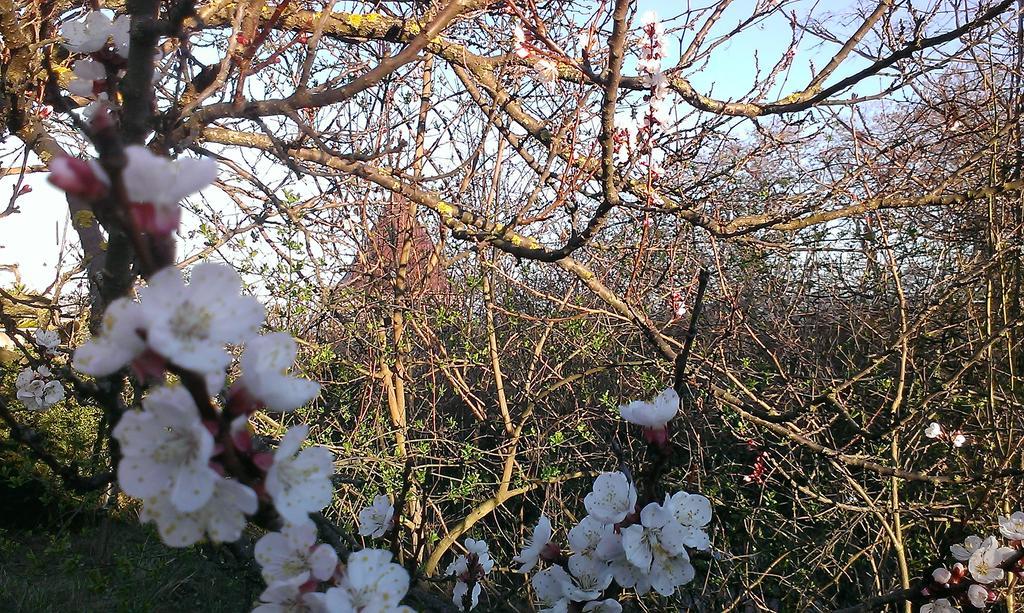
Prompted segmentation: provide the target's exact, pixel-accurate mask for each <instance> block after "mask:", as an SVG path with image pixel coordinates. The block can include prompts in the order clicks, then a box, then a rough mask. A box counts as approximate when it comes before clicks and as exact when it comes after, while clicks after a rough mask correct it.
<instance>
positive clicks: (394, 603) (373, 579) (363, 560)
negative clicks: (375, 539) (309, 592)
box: [313, 549, 412, 613]
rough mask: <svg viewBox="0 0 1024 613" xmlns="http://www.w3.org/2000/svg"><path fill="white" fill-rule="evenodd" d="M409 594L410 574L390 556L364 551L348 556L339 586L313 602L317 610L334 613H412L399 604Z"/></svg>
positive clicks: (389, 554) (381, 552)
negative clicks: (317, 605)
mask: <svg viewBox="0 0 1024 613" xmlns="http://www.w3.org/2000/svg"><path fill="white" fill-rule="evenodd" d="M408 591H409V573H408V572H406V570H405V569H404V568H402V567H401V566H400V565H398V564H395V563H394V562H392V561H391V553H390V552H388V551H383V550H380V549H363V550H361V551H357V552H355V553H352V554H351V555H349V557H348V561H347V562H346V563H345V567H344V571H343V572H342V575H341V579H340V580H339V581H338V586H337V587H333V588H331V589H329V590H327V593H325V594H323V595H314V596H313V599H314V600H315V601H316V602H318V603H320V605H321V608H318V609H317V610H322V611H328V612H331V613H334V612H339V613H340V612H348V611H353V612H354V611H359V612H360V613H400V612H407V611H408V612H411V611H412V609H410V608H409V607H404V606H399V604H398V603H399V602H401V600H402V598H404V597H405V594H406V592H408Z"/></svg>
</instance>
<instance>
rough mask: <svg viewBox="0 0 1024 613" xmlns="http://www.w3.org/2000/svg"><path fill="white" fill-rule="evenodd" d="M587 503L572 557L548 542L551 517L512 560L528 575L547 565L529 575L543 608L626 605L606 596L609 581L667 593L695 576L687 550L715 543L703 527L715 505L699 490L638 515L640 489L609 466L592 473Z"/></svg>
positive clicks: (611, 612)
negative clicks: (541, 564)
mask: <svg viewBox="0 0 1024 613" xmlns="http://www.w3.org/2000/svg"><path fill="white" fill-rule="evenodd" d="M583 505H584V507H585V508H586V510H587V513H588V515H587V516H586V517H584V518H583V519H582V520H581V521H580V522H579V524H577V525H576V526H574V527H573V528H572V529H571V530H569V533H568V543H569V550H570V552H571V553H570V555H569V556H568V558H564V557H563V556H562V555H561V552H560V550H559V548H558V547H557V546H556V545H555V544H554V543H552V542H551V535H552V528H551V522H550V521H549V520H548V518H547V517H541V520H540V521H539V522H538V524H537V527H536V529H535V530H534V534H533V538H532V539H531V541H530V542H529V543H528V545H527V546H526V548H524V549H523V551H522V553H521V554H520V555H519V556H517V557H516V558H515V561H516V562H518V563H519V564H520V565H521V566H520V568H519V572H524V573H525V572H529V571H530V570H532V569H533V568H535V567H536V566H537V565H538V563H539V562H540V561H541V560H543V561H546V562H549V563H550V565H549V566H548V567H547V568H545V569H544V570H541V571H540V572H538V573H537V574H535V575H534V576H533V578H532V579H531V585H533V589H534V591H535V592H536V594H537V598H538V600H539V601H540V605H541V606H542V607H544V610H550V611H565V610H567V608H568V607H569V605H570V604H574V605H576V606H579V607H582V610H583V611H600V612H605V613H617V612H618V611H621V610H622V607H621V605H619V603H618V602H616V601H615V600H614V599H609V598H603V595H604V592H605V590H607V589H608V588H609V586H610V585H611V584H612V581H614V582H615V583H617V584H618V585H619V586H620V587H622V588H632V589H633V590H634V591H636V593H637V594H638V595H643V594H646V593H647V592H649V591H650V590H651V589H654V590H655V591H656V592H658V593H659V594H661V595H663V596H670V595H672V594H673V593H675V591H676V589H677V588H679V587H680V586H682V585H685V584H686V583H689V582H690V581H691V580H692V579H693V577H694V575H695V572H694V569H693V566H692V565H691V564H690V557H689V554H688V552H687V548H689V549H691V550H698V551H707V550H709V549H710V548H711V541H710V539H709V537H708V535H707V533H706V532H705V531H704V527H705V526H707V525H708V523H709V522H710V521H711V503H710V501H708V499H707V498H705V497H704V496H701V495H699V494H689V493H687V492H677V493H675V494H674V495H668V496H666V497H665V500H664V501H663V502H661V503H658V502H651V503H648V504H647V505H645V506H644V507H643V508H642V509H640V510H639V513H638V512H637V491H636V487H635V486H634V485H633V484H632V483H630V482H629V480H628V479H627V478H626V476H625V475H624V474H622V473H621V472H610V473H603V474H601V475H599V476H598V477H597V479H595V481H594V488H593V491H591V492H590V494H588V495H587V496H586V498H584V501H583Z"/></svg>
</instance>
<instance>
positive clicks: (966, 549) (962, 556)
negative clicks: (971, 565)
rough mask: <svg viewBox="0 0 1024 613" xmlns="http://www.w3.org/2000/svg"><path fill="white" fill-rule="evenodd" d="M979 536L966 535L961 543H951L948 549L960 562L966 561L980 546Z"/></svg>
mask: <svg viewBox="0 0 1024 613" xmlns="http://www.w3.org/2000/svg"><path fill="white" fill-rule="evenodd" d="M981 543H982V540H981V537H980V536H977V535H974V534H972V535H971V536H969V537H967V539H965V540H964V542H963V543H962V544H960V543H958V544H956V545H952V546H951V547H950V548H949V551H950V552H951V553H952V554H953V557H954V558H956V559H957V560H960V561H961V562H966V561H967V560H969V559H970V558H971V555H972V554H973V553H974V552H975V551H977V550H978V549H979V548H980V547H981Z"/></svg>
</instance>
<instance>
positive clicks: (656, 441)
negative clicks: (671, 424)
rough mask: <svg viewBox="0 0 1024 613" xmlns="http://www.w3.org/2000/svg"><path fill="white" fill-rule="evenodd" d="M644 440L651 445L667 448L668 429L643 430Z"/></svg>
mask: <svg viewBox="0 0 1024 613" xmlns="http://www.w3.org/2000/svg"><path fill="white" fill-rule="evenodd" d="M644 440H645V441H647V442H648V443H650V444H652V445H657V446H658V447H661V448H665V447H667V446H668V428H667V427H664V426H662V427H661V428H644Z"/></svg>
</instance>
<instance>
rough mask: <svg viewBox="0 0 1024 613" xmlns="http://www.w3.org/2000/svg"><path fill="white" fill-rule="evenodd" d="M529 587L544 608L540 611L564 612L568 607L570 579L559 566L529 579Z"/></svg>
mask: <svg viewBox="0 0 1024 613" xmlns="http://www.w3.org/2000/svg"><path fill="white" fill-rule="evenodd" d="M530 585H532V586H533V591H534V592H535V593H536V594H537V600H538V601H539V603H540V604H541V605H542V606H543V607H544V608H543V609H541V610H542V611H566V610H567V609H568V606H569V602H570V600H569V591H570V590H571V588H572V577H570V576H569V573H567V572H565V569H564V568H562V567H561V566H549V567H547V568H545V569H544V570H542V571H540V572H539V573H537V574H535V575H534V576H533V578H532V579H530Z"/></svg>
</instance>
